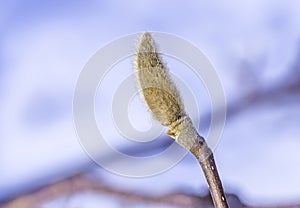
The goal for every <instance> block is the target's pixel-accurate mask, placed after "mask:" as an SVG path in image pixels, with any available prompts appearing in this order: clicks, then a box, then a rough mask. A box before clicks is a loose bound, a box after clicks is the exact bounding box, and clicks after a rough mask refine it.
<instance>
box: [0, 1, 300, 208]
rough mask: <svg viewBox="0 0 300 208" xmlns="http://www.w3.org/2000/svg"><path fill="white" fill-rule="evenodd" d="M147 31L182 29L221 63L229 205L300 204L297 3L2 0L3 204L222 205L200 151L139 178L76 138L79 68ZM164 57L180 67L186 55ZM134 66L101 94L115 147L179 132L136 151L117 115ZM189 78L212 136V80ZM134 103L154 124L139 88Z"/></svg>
mask: <svg viewBox="0 0 300 208" xmlns="http://www.w3.org/2000/svg"><path fill="white" fill-rule="evenodd" d="M142 31H161V32H167V33H172V34H175V35H178V36H181V37H183V38H184V39H186V40H189V41H191V42H192V43H193V44H194V45H195V46H196V47H198V48H199V49H200V50H201V51H202V52H203V53H205V54H206V56H207V57H208V59H209V60H210V61H211V63H212V64H213V65H214V68H215V70H216V71H217V73H218V75H219V77H220V79H221V81H222V84H223V87H224V91H225V96H226V100H227V120H226V125H225V128H224V132H223V135H222V137H221V138H220V142H219V144H218V146H217V148H216V149H215V158H216V162H217V166H218V169H219V171H220V175H221V178H222V181H223V185H224V187H225V190H226V192H227V193H228V200H229V202H230V204H231V207H250V206H251V207H300V178H299V175H300V165H299V164H300V151H299V149H300V136H299V135H300V128H299V126H300V108H299V103H300V3H299V1H296V0H286V1H279V0H266V1H259V0H245V1H237V0H232V1H226V2H219V1H191V0H186V1H177V0H173V1H158V0H151V1H150V0H149V1H148V0H145V1H121V0H119V1H116V0H112V1H100V0H99V1H97V0H86V1H83V0H74V1H65V0H62V1H58V0H53V1H37V0H28V1H21V0H10V1H8V0H2V1H1V3H0V115H1V116H0V176H1V177H0V207H5V208H8V207H12V208H25V207H43V208H44V207H45V208H46V207H68V208H69V207H70V208H71V207H72V208H73V207H74V208H75V207H80V208H81V207H88V208H92V207H211V206H212V205H211V201H210V198H209V195H208V190H207V185H206V181H205V179H204V177H203V173H202V171H201V170H200V168H199V166H198V164H197V161H196V160H195V159H194V158H193V157H192V156H190V155H187V156H186V157H185V158H184V159H183V160H182V161H181V162H180V163H178V164H177V165H176V166H174V167H173V168H171V169H169V170H167V171H165V172H163V173H161V174H158V175H154V176H151V177H145V178H130V177H124V176H120V175H115V174H113V173H110V172H108V171H106V170H104V169H102V168H101V167H99V166H97V165H96V164H95V163H94V162H93V161H92V160H91V159H90V158H89V157H88V156H87V154H86V153H85V151H84V149H83V148H82V147H81V145H80V143H79V141H78V138H77V135H76V131H75V127H74V124H73V115H72V99H73V94H74V89H75V85H76V81H77V78H78V77H79V74H80V72H81V70H82V69H83V67H84V65H85V64H86V62H87V61H88V60H89V58H90V57H91V56H92V55H93V54H94V53H95V52H96V51H97V50H98V49H100V48H101V47H103V46H105V45H106V44H108V43H109V42H111V41H112V40H114V39H116V38H119V37H122V36H124V35H127V34H132V33H136V32H142ZM133 49H134V45H133ZM178 50H180V48H179V49H178ZM164 60H165V61H166V62H167V63H168V66H169V68H170V70H171V71H172V72H174V73H175V74H176V68H179V67H181V65H180V63H177V62H176V61H175V60H172V59H171V58H169V59H168V57H165V59H164ZM132 66H133V64H132V59H131V58H128V59H126V60H123V61H121V62H120V63H119V64H116V65H115V66H114V67H113V68H112V69H111V71H112V75H111V76H109V75H108V80H109V81H106V82H105V80H104V82H103V86H101V87H99V90H98V93H97V96H96V98H95V100H96V103H97V102H98V103H99V105H98V106H97V105H96V109H95V112H96V114H97V115H96V117H97V120H98V121H99V120H100V121H99V122H101V118H102V117H101V113H106V114H107V116H106V117H105V119H106V120H107V126H106V127H105V129H106V138H110V137H111V145H116V148H119V149H124V151H125V152H126V151H127V152H129V153H130V154H132V155H151V154H153V151H154V152H155V153H157V152H160V151H162V150H163V149H165V148H166V147H167V146H169V145H170V144H171V143H172V142H173V140H172V139H170V138H168V137H167V136H165V135H164V134H163V133H162V134H161V136H160V137H158V138H157V139H156V140H155V142H149V144H147V143H146V144H145V145H143V146H142V147H139V148H140V149H139V150H137V148H136V146H135V144H133V143H131V142H124V141H123V140H124V138H123V136H122V135H121V134H120V133H118V131H117V130H116V127H115V126H114V125H113V122H111V120H112V118H111V117H110V116H109V113H110V112H111V111H110V109H111V99H112V98H111V97H112V95H113V93H114V90H115V89H116V87H117V84H118V81H117V80H118V79H120V77H122V76H127V75H130V74H131V73H132V71H133V67H132ZM118 70H119V71H120V70H123V71H122V73H118ZM178 73H179V72H178ZM114 74H119V75H118V76H119V77H118V76H115V79H114ZM178 75H179V76H180V73H179V74H178ZM183 79H184V77H183ZM184 81H185V83H187V85H188V87H190V89H192V91H193V94H194V95H195V97H196V99H197V102H198V103H199V104H198V108H199V112H200V115H195V114H192V115H191V116H192V117H194V118H196V119H197V118H199V119H200V117H201V119H200V126H199V131H200V133H201V134H203V135H204V136H205V135H206V133H207V131H208V129H209V123H210V110H211V109H210V108H209V100H207V99H206V100H205V99H204V100H202V99H203V98H202V96H201V93H200V92H202V91H199V90H198V88H199V89H200V88H201V89H205V87H203V83H201V82H199V80H198V81H197V80H196V79H193V78H186V80H184ZM105 83H106V84H105ZM199 93H200V94H199ZM200 103H201V104H200ZM128 108H129V111H128V114H129V118H130V119H131V121H132V125H133V126H135V127H136V128H138V129H140V130H144V129H147V128H149V126H151V122H152V121H151V119H150V118H151V117H150V116H149V115H148V112H147V109H146V108H145V107H144V104H143V103H142V102H141V101H140V99H139V98H138V96H136V97H135V98H134V99H133V101H132V103H131V104H130V106H129V107H128ZM137 112H138V113H137ZM145 116H146V117H147V118H149V119H144V118H145ZM102 122H103V121H102ZM104 122H106V121H104ZM118 144H119V145H118ZM122 145H123V146H122ZM107 157H109V155H108V156H107ZM111 159H112V161H113V158H111ZM297 204H298V205H297Z"/></svg>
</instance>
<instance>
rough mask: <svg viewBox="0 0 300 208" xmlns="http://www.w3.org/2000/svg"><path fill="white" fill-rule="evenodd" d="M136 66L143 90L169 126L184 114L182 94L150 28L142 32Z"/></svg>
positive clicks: (152, 109)
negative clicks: (160, 54)
mask: <svg viewBox="0 0 300 208" xmlns="http://www.w3.org/2000/svg"><path fill="white" fill-rule="evenodd" d="M135 69H136V77H137V81H138V87H139V90H140V94H141V96H142V98H143V100H144V101H145V103H146V105H147V107H148V108H149V110H150V112H151V113H152V115H153V116H154V117H155V118H156V119H157V120H158V121H159V122H160V123H161V124H162V125H167V126H169V125H171V124H172V123H173V122H175V121H177V120H178V119H180V118H181V117H182V116H184V115H185V111H184V106H183V102H182V100H181V97H180V94H179V92H178V90H177V88H176V86H175V84H174V82H173V81H172V79H171V77H170V75H169V72H168V69H167V68H166V67H165V64H164V63H163V62H162V59H161V57H160V56H159V54H158V53H157V51H156V47H155V43H154V40H153V38H152V36H151V34H150V33H148V32H145V33H143V34H142V35H141V37H140V39H139V42H138V44H137V51H136V54H135Z"/></svg>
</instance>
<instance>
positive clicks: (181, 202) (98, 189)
mask: <svg viewBox="0 0 300 208" xmlns="http://www.w3.org/2000/svg"><path fill="white" fill-rule="evenodd" d="M87 191H88V192H95V193H99V194H107V195H109V196H114V197H117V198H118V199H119V201H121V202H123V203H128V202H130V203H131V204H132V203H148V204H162V205H168V206H173V207H189V208H201V207H212V205H213V204H212V201H211V198H210V196H209V194H208V195H205V196H196V195H193V194H188V193H184V192H172V193H169V194H163V195H159V196H155V195H148V194H143V193H136V192H132V191H128V190H124V189H120V188H116V187H113V186H112V185H109V184H104V183H102V182H101V181H96V180H95V179H92V178H90V177H87V176H84V175H82V174H79V175H76V176H73V177H70V178H67V179H64V180H61V181H59V182H56V183H53V184H49V185H46V186H45V187H43V188H41V189H38V190H36V191H33V192H31V193H26V194H23V195H20V196H17V197H15V198H14V199H11V200H9V201H7V202H5V203H2V204H0V207H1V208H34V207H39V205H41V204H43V203H46V202H48V201H51V200H54V199H56V198H58V197H62V196H66V197H70V196H72V195H73V194H76V193H81V192H87ZM227 196H228V202H229V205H230V207H231V208H241V207H245V208H247V207H249V208H262V207H264V208H288V207H289V208H300V204H299V205H286V206H269V207H268V206H261V207H260V206H246V205H244V204H243V203H241V201H240V200H239V198H238V197H237V196H235V195H233V194H227ZM120 207H121V204H120Z"/></svg>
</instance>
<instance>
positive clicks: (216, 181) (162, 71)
mask: <svg viewBox="0 0 300 208" xmlns="http://www.w3.org/2000/svg"><path fill="white" fill-rule="evenodd" d="M135 68H136V75H137V81H138V86H139V88H140V92H141V96H142V98H143V100H144V101H145V103H146V105H147V107H148V108H149V110H150V112H151V113H152V115H153V116H154V117H155V118H156V119H157V120H158V121H159V122H160V123H161V124H162V125H165V126H168V127H169V130H168V132H167V134H168V135H170V136H171V137H173V138H174V139H175V141H176V142H177V143H179V144H180V145H181V146H183V147H184V148H186V149H187V150H189V151H190V152H191V153H192V154H193V155H194V156H195V157H196V158H197V160H198V161H199V163H200V165H201V167H202V170H203V171H204V174H205V177H206V180H207V182H208V185H209V189H210V192H211V196H212V199H213V202H214V205H215V207H218V208H226V207H228V205H227V201H226V197H225V194H224V191H223V187H222V183H221V180H220V178H219V175H218V172H217V167H216V164H215V162H214V158H213V154H212V151H211V150H210V148H209V147H208V146H207V144H206V142H205V140H204V139H203V137H201V136H200V135H199V134H198V132H197V131H196V129H195V128H194V126H193V124H192V121H191V119H190V118H189V116H188V115H187V114H186V113H185V110H184V105H183V102H182V100H181V97H180V94H179V92H178V90H177V88H176V86H175V84H174V83H173V81H172V79H171V77H170V75H169V73H168V70H167V69H166V67H165V65H164V63H163V62H162V60H161V58H160V57H159V55H158V53H157V52H156V47H155V43H154V40H153V39H152V37H151V34H150V33H147V32H146V33H143V34H142V36H141V38H140V41H139V43H138V46H137V53H136V56H135Z"/></svg>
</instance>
